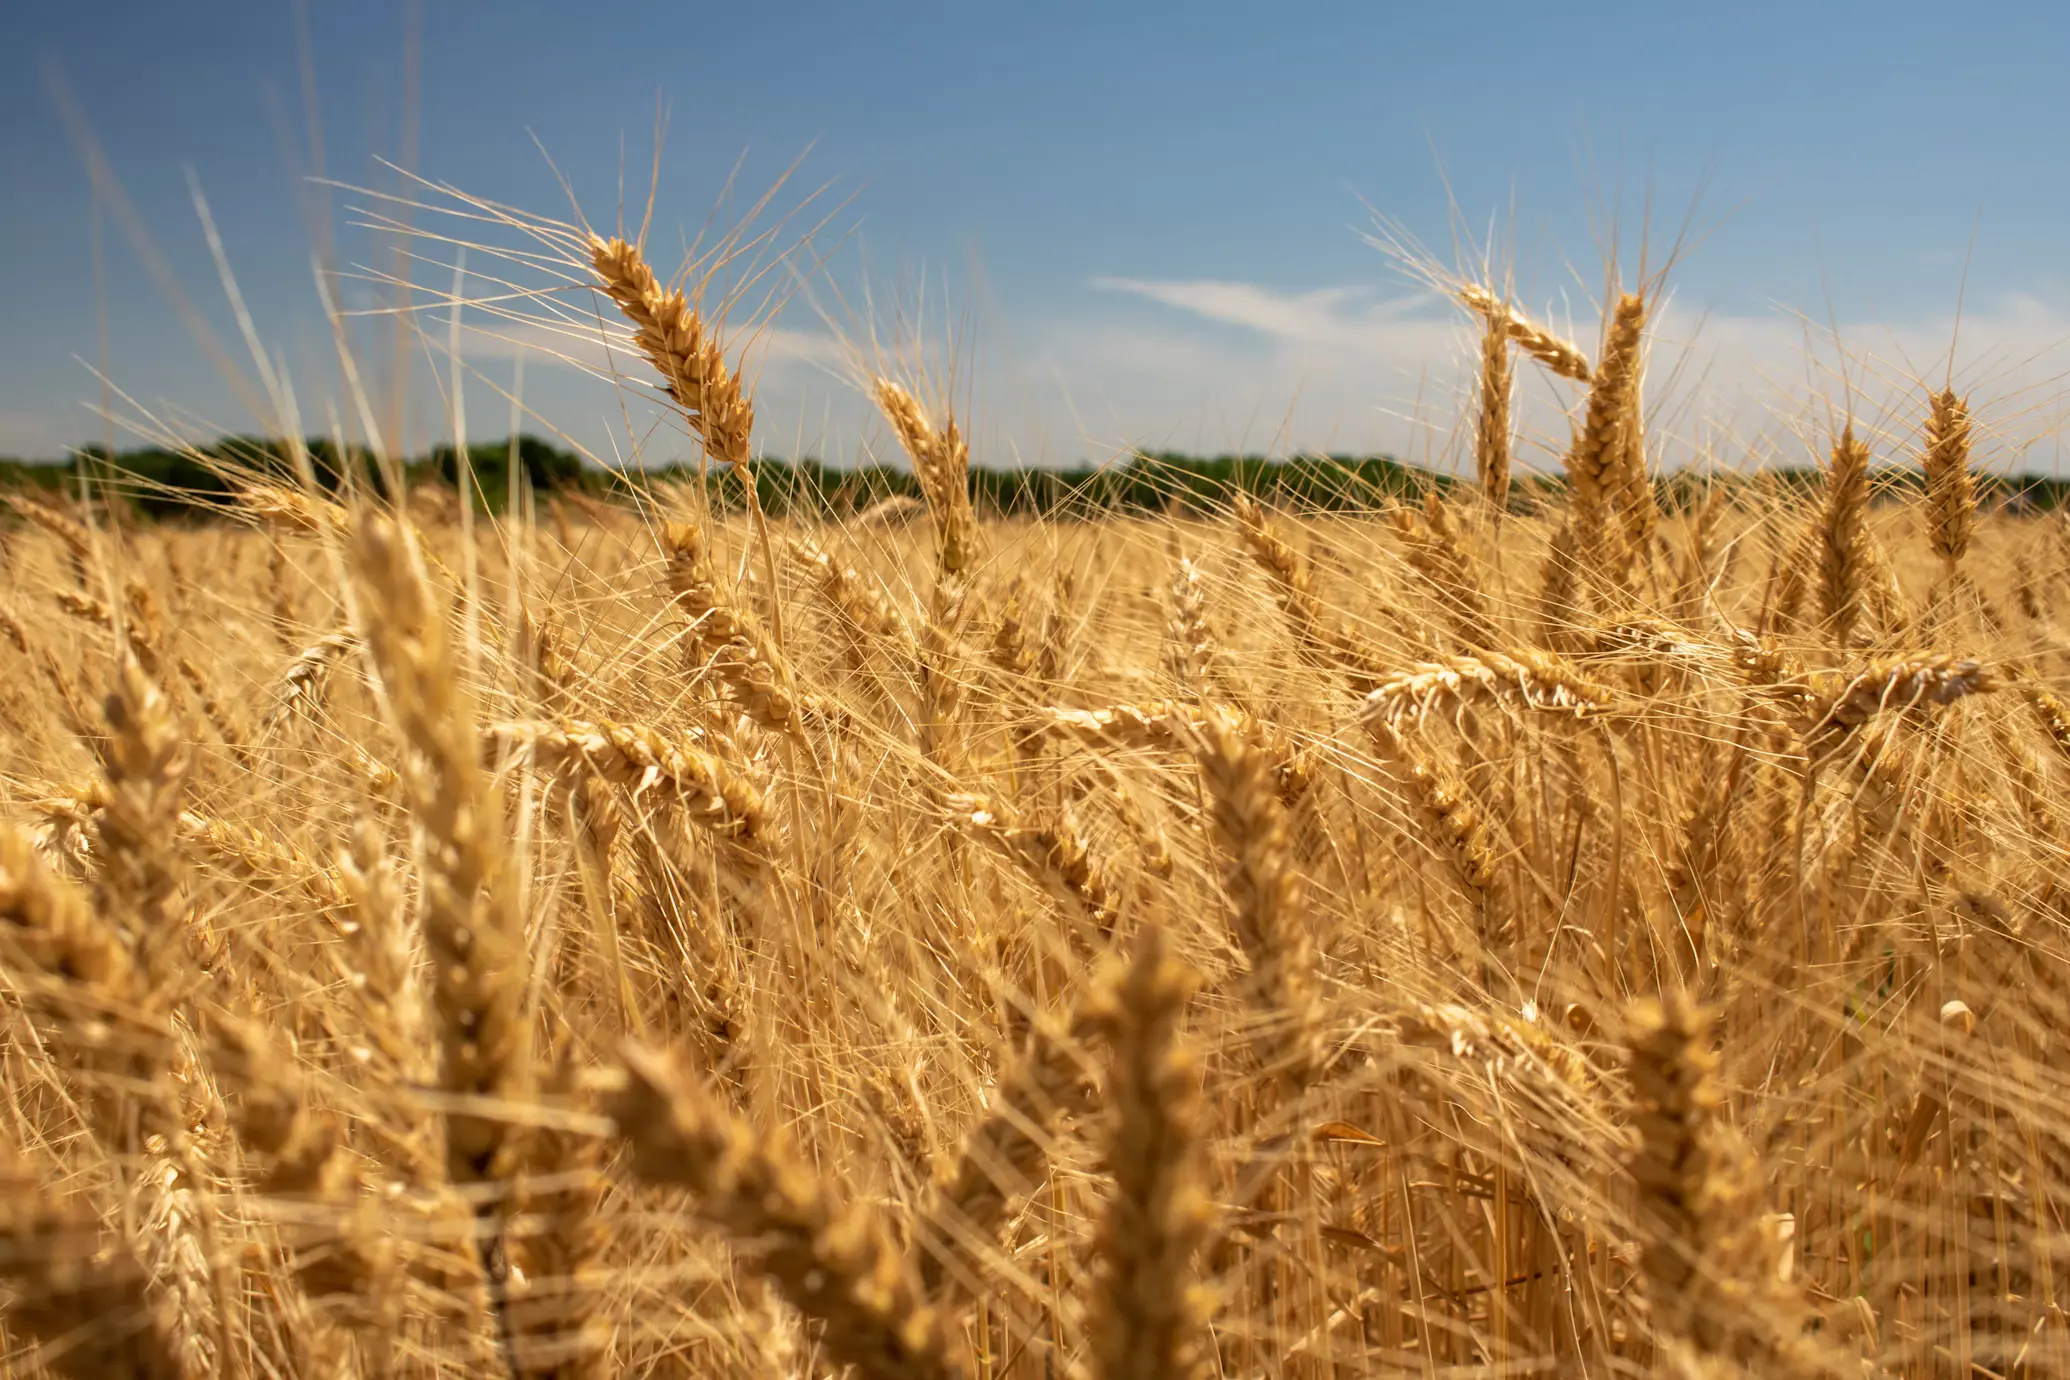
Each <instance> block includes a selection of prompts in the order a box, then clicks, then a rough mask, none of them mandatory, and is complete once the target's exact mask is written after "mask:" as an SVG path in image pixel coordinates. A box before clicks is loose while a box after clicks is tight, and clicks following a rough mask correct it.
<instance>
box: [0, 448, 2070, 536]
mask: <svg viewBox="0 0 2070 1380" xmlns="http://www.w3.org/2000/svg"><path fill="white" fill-rule="evenodd" d="M291 451H292V448H291V447H290V446H289V445H288V444H287V443H286V442H284V441H280V440H275V439H269V438H265V437H253V436H233V437H227V438H225V439H223V440H221V441H218V442H216V443H214V444H213V445H210V446H206V447H201V448H198V449H194V450H188V451H174V450H164V449H157V448H143V449H137V450H126V451H118V452H114V453H110V452H108V451H105V450H103V449H102V448H100V447H95V446H90V447H87V448H85V449H83V450H81V451H80V452H78V453H77V454H76V455H74V457H73V458H72V459H70V460H67V461H62V462H32V461H21V460H8V459H0V486H15V485H20V486H27V487H31V488H42V489H47V490H53V491H54V490H58V489H64V488H69V489H72V490H74V491H76V490H77V488H78V481H79V480H80V479H81V478H87V479H90V480H92V481H93V487H94V489H95V491H96V492H97V494H99V495H102V496H104V497H113V496H118V495H119V496H121V497H122V498H125V499H126V500H127V501H128V502H129V503H130V504H131V505H132V506H133V507H134V508H135V509H136V510H137V511H138V512H139V513H140V514H142V515H144V516H148V517H158V518H166V517H189V518H193V517H202V518H205V517H207V516H208V515H209V513H210V512H211V510H212V509H219V508H221V507H223V506H226V505H228V504H229V503H231V502H232V501H233V499H234V494H235V489H236V482H235V476H238V475H245V476H258V477H262V478H268V479H271V480H273V481H274V482H279V483H288V484H299V483H300V482H301V481H300V479H299V477H298V474H297V467H296V464H295V462H294V459H293V457H292V454H291ZM306 453H307V455H308V458H309V465H310V469H311V471H312V473H313V474H314V476H315V479H316V483H317V484H318V486H319V487H321V488H322V489H324V490H326V491H329V492H337V491H339V490H341V489H343V488H345V487H347V485H348V483H357V484H359V485H363V486H365V487H366V488H368V489H370V490H372V491H374V492H377V493H378V492H382V491H383V490H384V489H385V487H386V482H385V480H384V478H383V475H382V472H381V468H380V466H379V465H377V464H376V463H375V461H374V458H373V456H372V455H371V454H370V453H368V452H365V451H363V450H360V449H357V448H352V447H340V446H338V445H337V444H336V443H334V442H331V441H328V440H312V441H310V442H308V443H307V445H306ZM401 468H402V476H403V481H404V483H405V484H407V485H411V486H418V485H426V484H439V485H443V486H446V487H449V488H451V487H457V485H458V484H459V482H460V478H461V476H462V474H463V472H464V473H466V474H467V475H469V476H470V477H471V482H472V486H473V488H474V490H475V492H476V494H477V499H478V501H479V502H480V503H481V504H482V505H483V506H484V507H486V508H489V509H491V510H500V509H501V508H503V507H504V506H505V504H506V503H507V501H508V498H509V495H510V494H511V493H512V491H513V488H512V482H511V480H512V474H513V471H515V472H517V473H518V474H521V475H522V481H521V483H522V485H523V486H524V487H528V488H530V489H531V490H532V491H533V492H534V493H535V494H537V495H540V496H542V497H551V496H552V495H554V494H556V493H568V492H575V493H582V494H587V495H591V496H594V497H597V498H609V497H612V496H613V495H616V494H619V493H622V492H623V491H624V490H625V488H626V487H627V485H628V483H637V484H639V485H641V486H643V487H650V486H657V485H660V486H668V485H696V484H698V483H700V482H701V483H703V484H704V485H705V487H706V489H707V491H708V493H709V496H710V498H711V501H712V502H713V503H714V504H715V505H717V506H719V507H721V508H737V507H741V506H744V504H745V499H746V494H745V490H744V484H745V481H744V480H743V479H742V477H741V476H739V475H737V474H734V473H733V472H731V471H729V470H718V469H712V470H709V471H705V472H702V473H700V470H699V469H698V468H697V467H693V466H685V465H672V466H668V467H664V468H659V469H649V470H641V471H638V472H636V474H635V475H633V476H632V477H631V478H630V480H628V478H627V477H624V476H620V475H616V474H613V473H611V472H609V471H605V470H602V469H599V468H597V467H595V466H593V465H588V464H585V463H584V462H583V461H582V459H581V457H580V456H578V455H576V454H575V453H574V452H573V451H570V450H564V449H562V448H560V447H558V446H555V445H553V444H552V443H551V442H548V441H545V440H543V439H541V438H539V437H537V436H530V435H521V436H517V437H515V438H512V439H511V440H507V441H497V442H489V443H485V444H477V445H471V446H469V447H468V448H467V453H466V463H465V465H464V466H463V464H462V459H461V456H460V454H459V452H458V451H457V450H455V448H454V447H453V446H451V445H441V446H437V447H434V448H433V449H432V450H431V451H429V452H427V453H426V454H424V455H421V456H418V457H416V458H414V459H412V460H410V461H408V462H406V463H405V464H404V465H403V466H402V467H401ZM754 479H755V485H756V496H757V497H758V498H759V499H760V501H761V504H762V507H763V508H764V509H765V510H767V511H769V512H772V513H778V514H798V515H834V516H839V515H845V514H853V513H858V512H862V511H865V510H867V509H869V508H872V507H874V506H876V505H878V504H881V503H884V502H885V501H887V500H890V499H897V498H912V499H918V498H919V496H920V488H919V485H918V483H917V482H916V481H915V480H914V478H913V474H912V472H911V471H910V470H908V469H905V468H902V467H901V468H892V467H888V466H875V465H873V466H864V467H852V466H842V465H828V464H824V463H822V462H821V461H819V460H817V459H813V458H811V457H806V458H804V459H799V460H795V461H788V460H779V459H773V458H765V459H763V460H760V461H758V462H757V464H756V465H755V467H754ZM1460 482H1461V481H1460V480H1459V479H1457V478H1456V477H1454V476H1451V475H1446V474H1441V473H1438V472H1436V471H1432V470H1426V469H1423V468H1421V467H1418V466H1414V465H1408V464H1404V463H1403V462H1401V461H1399V460H1396V459H1394V458H1392V457H1390V456H1384V455H1362V456H1361V455H1296V456H1292V457H1288V458H1284V459H1282V458H1274V457H1266V456H1259V455H1218V456H1197V455H1185V454H1180V453H1177V452H1171V451H1156V452H1151V451H1139V452H1136V453H1134V454H1132V455H1130V456H1128V457H1127V458H1125V459H1123V460H1120V461H1118V462H1116V463H1113V464H1108V465H1100V466H1079V467H1077V468H1072V469H1048V468H1043V467H1038V466H1028V467H1022V468H1015V469H990V468H985V467H981V466H980V467H974V468H973V469H972V471H971V476H970V483H971V498H972V501H973V503H974V504H975V505H976V506H977V508H978V510H979V511H980V512H982V513H988V514H993V515H1009V514H1010V515H1028V516H1037V515H1039V516H1046V517H1072V516H1096V515H1101V514H1110V513H1117V512H1121V513H1144V514H1152V513H1206V512H1213V511H1216V510H1219V509H1220V508H1222V507H1224V506H1226V504H1227V503H1228V500H1229V497H1230V495H1231V494H1232V493H1234V492H1237V491H1241V492H1244V493H1248V494H1251V495H1252V496H1254V497H1256V498H1258V499H1260V500H1261V501H1263V502H1266V503H1267V504H1269V505H1271V506H1275V507H1284V508H1295V509H1303V510H1308V511H1316V512H1357V511H1372V510H1374V509H1378V508H1384V507H1387V506H1388V505H1390V504H1393V503H1398V502H1401V501H1403V500H1404V499H1414V498H1417V497H1420V496H1421V495H1422V494H1423V493H1425V492H1426V491H1428V490H1429V489H1431V488H1433V487H1435V488H1438V489H1440V490H1444V489H1449V488H1451V487H1452V486H1453V485H1455V484H1458V483H1460ZM1656 482H1657V483H1658V485H1659V486H1660V489H1661V497H1662V499H1663V501H1664V502H1665V503H1666V504H1667V505H1668V506H1670V507H1671V508H1673V507H1681V506H1684V505H1686V504H1688V503H1690V502H1692V501H1694V499H1695V498H1696V496H1697V494H1698V492H1699V491H1701V490H1703V489H1705V488H1706V487H1707V486H1709V485H1712V484H1716V483H1727V484H1731V485H1733V486H1735V487H1737V486H1744V485H1749V484H1753V483H1756V482H1760V483H1769V484H1778V485H1781V486H1784V487H1786V488H1790V489H1803V488H1809V487H1815V486H1816V485H1818V484H1820V483H1821V482H1822V478H1821V476H1820V474H1819V472H1818V471H1816V470H1810V469H1796V470H1781V471H1769V472H1767V476H1766V477H1765V478H1763V479H1760V480H1758V481H1757V480H1755V479H1754V477H1752V476H1751V475H1748V474H1746V473H1743V472H1734V471H1722V472H1712V473H1710V474H1703V473H1698V472H1694V471H1682V472H1675V473H1670V474H1664V475H1662V476H1660V478H1659V479H1658V480H1657V481H1656ZM1919 483H1920V479H1919V474H1918V471H1917V469H1916V467H1911V466H1891V467H1888V468H1885V469H1882V470H1879V471H1878V472H1877V484H1878V489H1879V493H1884V494H1890V493H1895V492H1906V493H1909V492H1910V491H1912V490H1914V489H1916V488H1917V487H1918V485H1919ZM1978 488H1979V498H1980V499H1981V500H1983V501H1984V502H1986V503H1995V504H1998V505H2001V506H2010V507H2015V508H2021V509H2041V510H2053V509H2057V508H2062V507H2065V506H2070V481H2066V480H2062V479H2055V478H2045V477H2040V476H2031V475H2025V476H2006V475H1995V474H1986V475H1980V476H1978ZM1557 489H1558V481H1557V480H1556V479H1554V478H1551V477H1548V476H1542V475H1529V476H1526V475H1519V476H1518V478H1517V482H1516V484H1515V485H1514V486H1513V488H1512V490H1511V496H1510V504H1511V507H1512V508H1514V509H1517V510H1519V511H1529V510H1530V509H1532V508H1534V507H1536V506H1538V505H1539V504H1541V503H1543V502H1544V501H1545V500H1546V499H1547V498H1549V497H1550V496H1551V495H1552V494H1554V493H1555V492H1556V491H1557Z"/></svg>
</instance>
